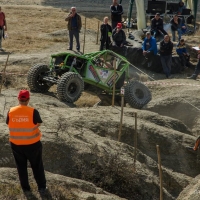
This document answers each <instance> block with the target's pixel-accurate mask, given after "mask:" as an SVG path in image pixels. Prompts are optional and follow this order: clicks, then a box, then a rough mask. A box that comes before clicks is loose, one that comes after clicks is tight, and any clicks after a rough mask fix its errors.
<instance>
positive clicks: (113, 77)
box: [107, 73, 119, 87]
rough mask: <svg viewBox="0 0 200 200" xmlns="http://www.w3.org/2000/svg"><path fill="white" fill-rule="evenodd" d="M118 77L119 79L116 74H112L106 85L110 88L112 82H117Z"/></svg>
mask: <svg viewBox="0 0 200 200" xmlns="http://www.w3.org/2000/svg"><path fill="white" fill-rule="evenodd" d="M118 77H119V75H118V74H117V73H116V74H113V75H112V76H111V77H110V79H109V80H108V82H107V85H108V86H109V87H111V86H112V85H113V83H114V80H117V79H118Z"/></svg>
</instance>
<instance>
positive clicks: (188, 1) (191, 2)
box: [120, 0, 199, 29]
mask: <svg viewBox="0 0 200 200" xmlns="http://www.w3.org/2000/svg"><path fill="white" fill-rule="evenodd" d="M134 1H135V3H136V8H137V27H138V29H143V28H146V18H145V8H144V2H145V0H130V3H129V11H128V25H129V27H130V21H131V15H132V9H133V3H134ZM183 1H184V2H185V5H187V7H188V8H190V9H191V10H192V15H193V16H194V28H196V18H197V8H198V1H199V0H183ZM120 2H122V0H121V1H120Z"/></svg>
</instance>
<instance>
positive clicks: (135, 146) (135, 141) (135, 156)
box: [134, 113, 137, 170]
mask: <svg viewBox="0 0 200 200" xmlns="http://www.w3.org/2000/svg"><path fill="white" fill-rule="evenodd" d="M136 158H137V113H135V134H134V169H135V170H136Z"/></svg>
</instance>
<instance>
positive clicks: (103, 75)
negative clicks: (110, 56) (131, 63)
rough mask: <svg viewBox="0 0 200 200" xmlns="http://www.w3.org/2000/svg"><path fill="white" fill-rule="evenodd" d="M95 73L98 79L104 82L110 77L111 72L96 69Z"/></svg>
mask: <svg viewBox="0 0 200 200" xmlns="http://www.w3.org/2000/svg"><path fill="white" fill-rule="evenodd" d="M97 73H98V75H99V77H100V78H101V80H103V82H105V80H106V79H107V78H108V77H109V76H110V74H111V73H112V72H111V71H109V70H107V69H97Z"/></svg>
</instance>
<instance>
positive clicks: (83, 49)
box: [83, 17, 86, 54]
mask: <svg viewBox="0 0 200 200" xmlns="http://www.w3.org/2000/svg"><path fill="white" fill-rule="evenodd" d="M85 33H86V17H85V30H84V39H83V54H84V52H85Z"/></svg>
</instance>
